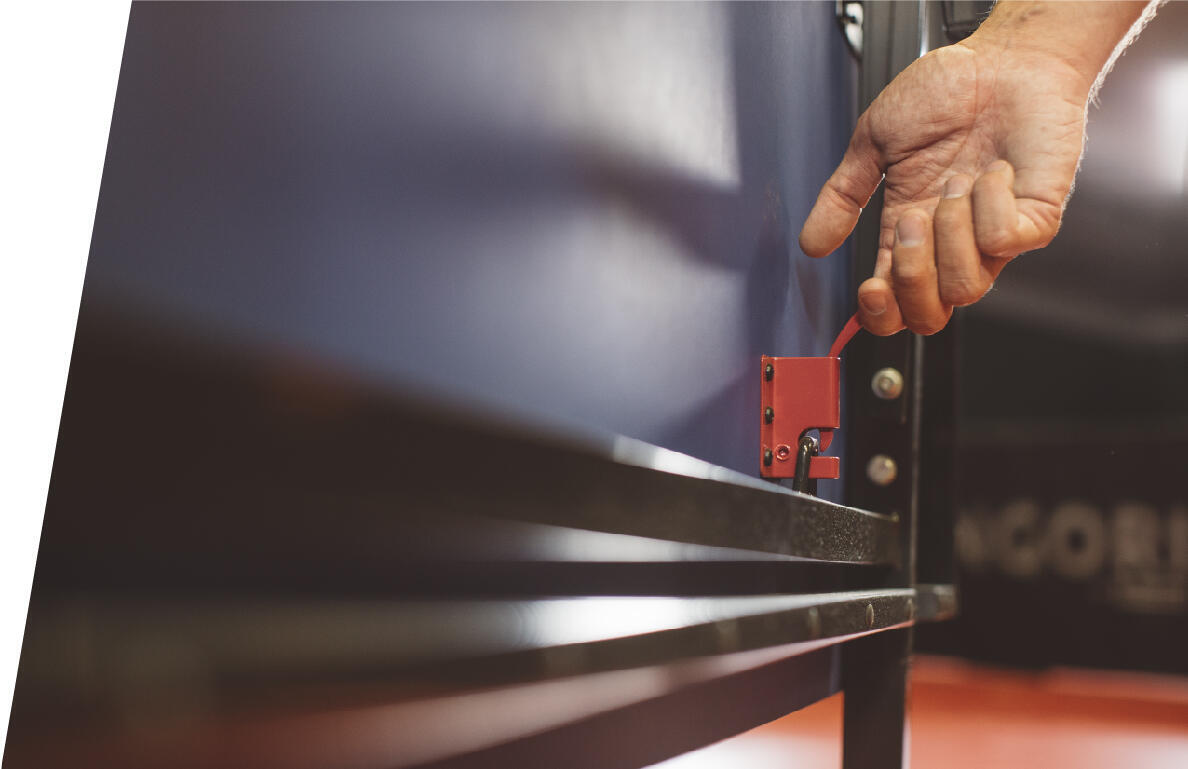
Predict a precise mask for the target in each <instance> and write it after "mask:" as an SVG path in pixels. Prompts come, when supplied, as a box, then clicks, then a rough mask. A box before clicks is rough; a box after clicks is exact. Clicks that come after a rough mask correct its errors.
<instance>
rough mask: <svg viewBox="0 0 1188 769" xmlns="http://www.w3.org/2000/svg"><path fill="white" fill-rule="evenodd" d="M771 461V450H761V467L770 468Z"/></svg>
mask: <svg viewBox="0 0 1188 769" xmlns="http://www.w3.org/2000/svg"><path fill="white" fill-rule="evenodd" d="M771 460H772V454H771V449H764V450H763V465H764V466H765V467H771Z"/></svg>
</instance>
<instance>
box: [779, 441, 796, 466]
mask: <svg viewBox="0 0 1188 769" xmlns="http://www.w3.org/2000/svg"><path fill="white" fill-rule="evenodd" d="M790 456H792V449H791V447H790V446H788V445H787V444H785V443H781V444H780V445H779V446H776V458H777V459H779V460H780V461H781V462H783V461H785V460H787V459H788V457H790Z"/></svg>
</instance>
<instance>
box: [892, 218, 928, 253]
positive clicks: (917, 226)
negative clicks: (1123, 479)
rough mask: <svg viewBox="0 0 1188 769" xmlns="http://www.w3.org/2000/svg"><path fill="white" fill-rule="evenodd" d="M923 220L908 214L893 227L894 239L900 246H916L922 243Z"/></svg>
mask: <svg viewBox="0 0 1188 769" xmlns="http://www.w3.org/2000/svg"><path fill="white" fill-rule="evenodd" d="M924 234H925V233H924V219H923V217H921V216H918V215H913V214H908V215H907V216H904V217H903V218H902V219H900V220H899V224H897V225H895V237H896V239H898V240H899V245H901V246H918V245H920V244H921V243H923V242H924Z"/></svg>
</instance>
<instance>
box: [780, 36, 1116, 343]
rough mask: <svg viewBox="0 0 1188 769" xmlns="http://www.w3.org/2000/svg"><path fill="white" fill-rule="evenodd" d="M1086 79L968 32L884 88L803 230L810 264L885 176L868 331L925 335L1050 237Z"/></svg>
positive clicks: (1022, 49)
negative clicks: (906, 331)
mask: <svg viewBox="0 0 1188 769" xmlns="http://www.w3.org/2000/svg"><path fill="white" fill-rule="evenodd" d="M1008 42H1011V41H1008ZM1095 76H1096V72H1095V71H1094V72H1093V73H1092V75H1087V73H1086V72H1085V71H1084V68H1078V67H1077V66H1074V65H1073V64H1072V63H1069V62H1068V61H1066V60H1064V59H1062V58H1061V57H1059V56H1057V55H1055V54H1052V53H1050V52H1046V51H1043V50H1038V49H1036V48H1034V47H1028V46H1012V45H1010V44H1004V43H1002V42H1000V41H996V40H994V39H992V38H990V37H983V38H979V37H978V35H977V34H975V35H974V37H972V38H970V39H968V40H966V41H963V42H962V43H958V44H956V45H951V46H947V47H945V48H940V49H937V50H935V51H932V52H931V53H929V54H927V55H925V56H924V57H922V58H920V59H919V60H917V61H916V62H914V63H913V64H912V65H911V66H909V67H908V68H907V69H905V70H904V71H903V72H902V73H901V74H900V75H899V76H898V77H896V78H895V80H894V81H892V82H891V84H890V85H888V86H887V88H886V89H884V90H883V92H882V93H881V94H880V95H879V97H878V98H877V99H876V100H875V101H874V103H872V104H871V106H870V108H869V109H867V110H866V112H865V113H864V114H863V115H862V116H861V117H860V118H859V120H858V125H857V128H856V129H855V132H854V136H853V138H852V140H851V141H850V145H849V148H848V149H847V151H846V154H845V157H844V158H843V159H842V162H841V165H840V166H839V167H838V168H837V170H836V171H835V172H834V174H833V175H832V176H831V177H830V179H829V181H828V182H826V184H825V186H824V188H823V189H822V190H821V193H820V195H819V196H818V198H817V202H816V205H815V206H814V207H813V209H812V211H811V212H810V213H809V216H808V220H807V221H806V222H805V225H804V229H803V230H802V232H801V234H800V246H801V248H802V249H803V250H804V252H805V253H806V254H808V255H809V256H814V257H821V256H825V255H827V254H829V253H830V252H832V251H833V250H835V249H836V248H837V247H838V246H840V245H841V244H842V242H843V241H844V240H845V238H846V237H847V236H848V235H849V234H850V232H851V231H852V230H853V228H854V226H855V224H856V223H857V221H858V216H859V214H860V213H861V211H862V208H863V207H864V206H865V205H866V203H867V201H868V200H869V199H870V197H871V195H872V194H873V193H874V191H875V189H876V187H877V186H878V184H879V181H880V180H881V179H883V178H884V174H885V188H884V206H883V214H882V220H881V222H880V232H879V243H878V256H877V261H876V266H875V271H874V276H873V277H871V278H870V279H868V280H866V281H865V282H864V283H863V284H862V285H861V286H860V287H859V289H858V304H859V317H860V319H861V321H862V325H863V326H864V327H865V328H867V329H868V330H869V331H871V332H873V333H875V334H878V335H881V336H886V335H889V334H894V333H896V332H897V331H899V330H901V329H903V328H904V327H905V326H906V327H907V328H909V329H911V330H912V331H915V332H916V333H920V334H932V333H935V332H937V331H939V330H940V329H942V328H943V327H944V326H945V324H946V323H947V322H948V320H949V318H950V317H951V315H952V312H953V307H954V306H961V305H967V304H972V303H974V302H976V301H977V300H978V299H980V298H981V297H982V296H983V295H984V294H985V293H986V292H987V291H988V290H989V289H990V287H991V285H992V284H993V282H994V280H995V278H996V277H997V276H998V273H999V272H1000V271H1001V270H1002V268H1003V267H1004V266H1005V265H1006V263H1007V262H1008V261H1010V260H1011V259H1012V258H1014V257H1015V256H1017V255H1018V254H1020V253H1021V252H1023V251H1029V250H1032V249H1036V248H1041V247H1043V246H1045V245H1047V244H1048V242H1049V241H1051V240H1052V238H1053V237H1055V235H1056V231H1057V230H1058V229H1059V227H1060V219H1061V216H1062V214H1063V212H1064V204H1065V200H1066V198H1067V197H1068V194H1069V192H1070V190H1071V188H1072V183H1073V177H1074V176H1075V174H1076V170H1077V164H1078V162H1079V159H1080V156H1081V149H1082V146H1083V143H1084V130H1085V111H1086V102H1087V97H1088V94H1089V89H1090V86H1091V85H1092V84H1093V79H1094V77H1095Z"/></svg>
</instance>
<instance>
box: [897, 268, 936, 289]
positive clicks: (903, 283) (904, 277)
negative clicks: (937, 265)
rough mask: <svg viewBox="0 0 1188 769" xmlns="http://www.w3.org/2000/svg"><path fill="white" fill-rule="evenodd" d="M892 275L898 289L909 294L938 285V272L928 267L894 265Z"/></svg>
mask: <svg viewBox="0 0 1188 769" xmlns="http://www.w3.org/2000/svg"><path fill="white" fill-rule="evenodd" d="M891 274H892V279H893V280H894V282H895V285H896V287H897V288H900V289H903V290H906V291H909V292H916V291H920V290H922V289H926V288H928V287H929V286H930V285H932V286H935V285H936V271H935V269H931V268H930V267H928V266H918V265H914V264H910V265H892V269H891Z"/></svg>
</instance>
